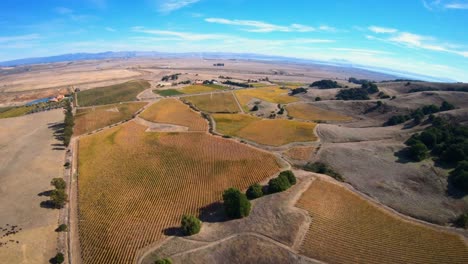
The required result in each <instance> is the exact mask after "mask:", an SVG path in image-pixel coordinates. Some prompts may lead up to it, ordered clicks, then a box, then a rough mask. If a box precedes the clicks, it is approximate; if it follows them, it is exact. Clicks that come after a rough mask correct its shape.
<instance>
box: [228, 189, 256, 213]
mask: <svg viewBox="0 0 468 264" xmlns="http://www.w3.org/2000/svg"><path fill="white" fill-rule="evenodd" d="M223 202H224V210H225V212H226V215H227V216H228V217H230V218H234V219H238V218H244V217H246V216H249V214H250V210H251V208H252V205H251V204H250V201H249V199H247V196H246V195H245V194H244V193H242V192H241V191H239V190H238V189H236V188H229V189H227V190H226V191H224V193H223Z"/></svg>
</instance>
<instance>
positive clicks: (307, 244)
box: [297, 179, 468, 264]
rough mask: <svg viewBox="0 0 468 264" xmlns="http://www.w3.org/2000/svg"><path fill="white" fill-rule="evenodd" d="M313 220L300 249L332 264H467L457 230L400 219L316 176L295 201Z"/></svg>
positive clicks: (464, 250) (461, 240) (465, 246)
mask: <svg viewBox="0 0 468 264" xmlns="http://www.w3.org/2000/svg"><path fill="white" fill-rule="evenodd" d="M297 206H298V207H300V208H302V209H304V210H307V211H308V212H309V214H310V216H311V217H312V223H311V225H310V228H309V231H308V233H307V235H306V238H305V240H304V242H303V245H302V246H301V250H300V253H301V254H304V255H306V256H308V257H311V258H315V259H318V260H321V261H325V262H328V263H437V264H439V263H467V262H468V247H467V245H466V243H465V242H464V240H463V239H462V238H461V237H460V236H458V235H455V234H452V233H448V232H445V231H440V230H436V229H434V228H431V227H428V226H425V225H422V224H420V223H416V222H410V221H407V220H402V219H401V218H399V217H398V216H396V215H395V214H392V213H390V212H389V211H387V210H384V209H382V208H379V207H378V206H376V205H375V204H373V203H371V202H369V201H367V200H365V199H364V198H362V197H360V196H359V195H357V194H355V193H353V192H351V191H350V190H348V189H346V188H345V187H342V186H339V185H337V184H335V183H331V182H329V181H327V180H323V179H317V180H316V181H314V182H313V183H312V185H311V186H310V187H309V189H308V190H307V191H306V192H305V193H304V194H303V196H302V197H301V198H300V200H299V201H298V202H297Z"/></svg>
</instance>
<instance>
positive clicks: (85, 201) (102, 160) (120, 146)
mask: <svg viewBox="0 0 468 264" xmlns="http://www.w3.org/2000/svg"><path fill="white" fill-rule="evenodd" d="M145 130H146V127H145V126H141V125H138V124H136V123H135V122H133V121H132V122H129V123H126V124H123V125H120V126H117V127H114V128H111V129H108V130H105V131H103V132H101V133H98V134H94V135H92V136H88V137H84V138H82V139H81V140H80V142H79V178H78V186H79V205H80V207H79V235H80V243H81V248H82V257H83V262H84V263H85V264H89V263H117V264H118V263H134V261H135V255H136V252H137V251H138V250H139V249H142V248H144V247H146V246H148V245H150V244H152V243H154V242H156V241H159V240H161V239H162V238H164V232H168V230H170V229H171V228H174V227H178V226H179V224H180V217H181V215H182V214H186V213H189V214H194V215H197V214H198V213H199V211H200V208H202V207H204V206H207V205H210V204H211V203H213V202H216V201H219V200H220V199H221V195H222V192H223V191H224V190H225V189H226V188H228V187H231V186H233V187H237V188H239V189H246V188H247V187H248V186H249V185H251V184H253V183H255V182H259V181H262V180H264V179H266V178H268V177H270V176H271V175H273V174H274V173H276V172H277V171H278V170H279V165H278V163H277V160H276V158H275V157H274V156H273V155H271V154H269V153H266V152H262V151H258V150H256V149H253V148H251V147H248V146H246V145H244V144H239V143H236V142H234V141H231V140H226V139H223V138H220V137H214V136H211V135H209V134H207V133H202V132H200V133H197V132H193V133H147V132H145Z"/></svg>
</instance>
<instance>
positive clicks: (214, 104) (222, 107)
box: [184, 92, 239, 113]
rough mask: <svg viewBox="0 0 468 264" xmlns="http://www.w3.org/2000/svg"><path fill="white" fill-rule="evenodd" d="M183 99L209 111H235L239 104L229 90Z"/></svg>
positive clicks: (237, 109) (237, 110)
mask: <svg viewBox="0 0 468 264" xmlns="http://www.w3.org/2000/svg"><path fill="white" fill-rule="evenodd" d="M184 100H187V101H188V102H190V103H192V104H194V105H195V106H196V107H197V108H198V109H200V110H202V111H205V112H209V113H237V112H239V106H238V105H237V102H236V99H235V98H234V95H233V94H232V93H231V92H228V93H215V94H207V95H196V96H190V97H185V98H184Z"/></svg>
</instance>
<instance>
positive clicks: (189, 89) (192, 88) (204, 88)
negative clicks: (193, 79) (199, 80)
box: [153, 84, 226, 96]
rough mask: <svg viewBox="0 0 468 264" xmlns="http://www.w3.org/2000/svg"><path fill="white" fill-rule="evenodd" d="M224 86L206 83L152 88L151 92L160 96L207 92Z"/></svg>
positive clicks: (221, 88) (218, 89)
mask: <svg viewBox="0 0 468 264" xmlns="http://www.w3.org/2000/svg"><path fill="white" fill-rule="evenodd" d="M224 89H226V87H224V86H221V85H216V84H207V85H197V84H196V85H189V86H185V87H183V88H181V89H165V90H154V91H153V92H155V93H157V94H159V95H162V96H174V95H181V94H196V93H207V92H213V91H220V90H224Z"/></svg>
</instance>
